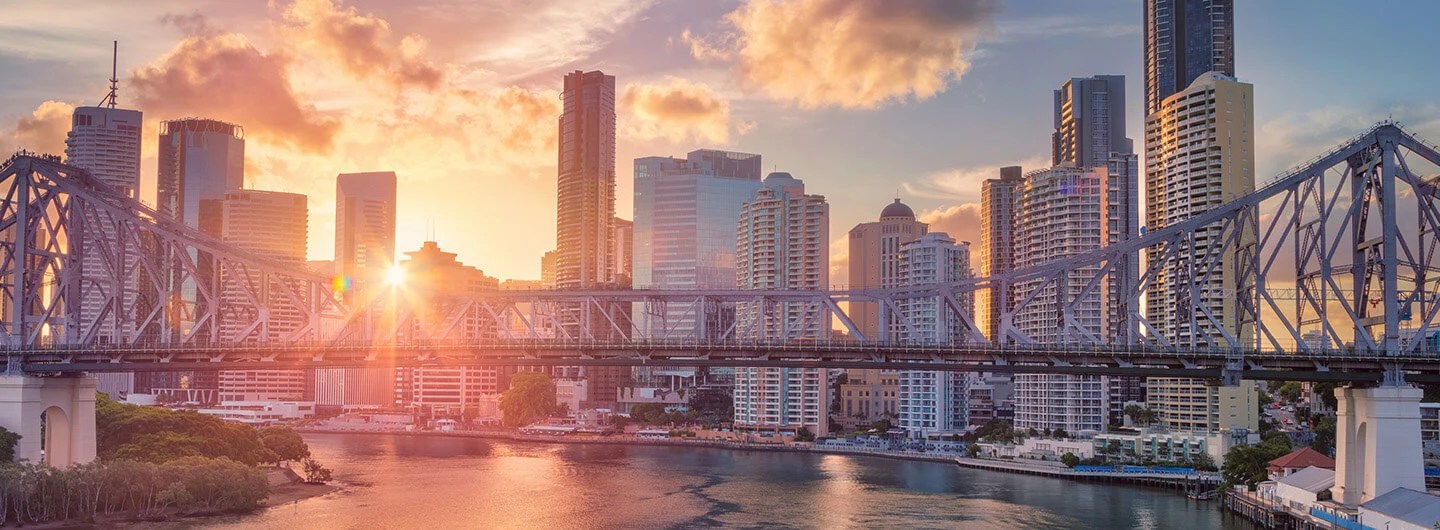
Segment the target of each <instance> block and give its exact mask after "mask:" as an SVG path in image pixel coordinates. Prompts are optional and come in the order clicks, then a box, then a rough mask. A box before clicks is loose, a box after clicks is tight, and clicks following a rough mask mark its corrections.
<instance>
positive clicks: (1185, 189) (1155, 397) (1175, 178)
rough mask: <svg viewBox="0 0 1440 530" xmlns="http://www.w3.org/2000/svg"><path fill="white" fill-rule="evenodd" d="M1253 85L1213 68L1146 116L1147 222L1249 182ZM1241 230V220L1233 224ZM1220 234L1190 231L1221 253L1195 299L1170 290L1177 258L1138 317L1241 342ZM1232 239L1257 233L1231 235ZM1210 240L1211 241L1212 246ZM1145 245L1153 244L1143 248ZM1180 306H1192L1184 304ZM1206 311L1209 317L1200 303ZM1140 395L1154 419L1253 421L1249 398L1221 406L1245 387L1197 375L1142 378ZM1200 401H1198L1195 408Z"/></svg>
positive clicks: (1189, 340)
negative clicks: (1239, 406)
mask: <svg viewBox="0 0 1440 530" xmlns="http://www.w3.org/2000/svg"><path fill="white" fill-rule="evenodd" d="M1253 109H1254V88H1253V87H1252V86H1251V85H1250V84H1248V83H1241V82H1239V81H1236V80H1235V78H1233V77H1228V76H1225V75H1222V74H1219V73H1215V72H1210V73H1207V74H1205V75H1201V76H1200V77H1198V78H1196V79H1195V81H1194V82H1192V83H1190V86H1189V87H1187V88H1185V89H1184V90H1182V91H1179V92H1176V93H1175V94H1173V95H1171V96H1169V97H1167V98H1165V99H1164V100H1163V101H1162V102H1161V103H1160V106H1159V108H1158V110H1156V111H1155V112H1154V113H1152V114H1151V115H1150V116H1148V117H1147V118H1146V120H1145V169H1146V171H1145V179H1146V181H1145V188H1146V192H1145V201H1146V213H1145V217H1146V226H1147V227H1149V229H1151V230H1157V229H1160V228H1164V227H1165V226H1168V225H1170V224H1172V223H1177V222H1180V221H1183V220H1185V219H1188V218H1189V217H1191V216H1194V215H1197V214H1199V213H1202V212H1205V211H1207V210H1209V209H1211V208H1214V207H1216V206H1219V205H1221V204H1223V203H1225V202H1227V201H1230V200H1232V199H1235V198H1238V197H1240V196H1243V195H1245V194H1247V193H1250V192H1252V191H1254V190H1255V176H1254V175H1255V154H1254V153H1255V128H1254V110H1253ZM1241 229H1242V230H1245V228H1241ZM1227 237H1228V234H1225V233H1222V232H1221V229H1220V227H1218V226H1215V227H1209V228H1205V229H1203V230H1201V231H1199V232H1198V233H1197V234H1196V235H1195V248H1194V252H1195V254H1196V255H1197V256H1204V255H1207V253H1210V252H1212V251H1215V252H1220V255H1219V260H1218V263H1220V266H1219V267H1218V268H1217V269H1215V270H1213V271H1209V272H1208V275H1207V276H1206V277H1205V279H1203V280H1197V281H1200V282H1201V285H1199V286H1198V292H1199V293H1200V295H1199V299H1198V300H1195V301H1193V302H1189V303H1183V302H1182V301H1181V300H1179V299H1177V297H1176V296H1175V295H1174V293H1176V292H1177V286H1182V285H1187V284H1188V283H1189V282H1190V279H1189V278H1188V277H1187V276H1186V274H1187V272H1186V270H1184V269H1183V268H1182V267H1180V266H1179V265H1178V264H1177V265H1176V266H1174V267H1171V268H1169V269H1167V270H1164V271H1162V272H1161V274H1160V276H1159V277H1158V278H1157V279H1156V281H1155V282H1153V283H1152V284H1151V285H1150V287H1149V289H1148V291H1147V292H1146V298H1147V306H1146V317H1147V319H1148V320H1149V321H1150V323H1151V324H1152V325H1154V326H1156V327H1157V328H1158V331H1159V333H1160V334H1162V335H1163V336H1165V337H1167V338H1169V339H1170V340H1171V341H1173V342H1174V343H1175V344H1177V345H1179V346H1181V347H1191V348H1205V347H1208V346H1210V345H1211V344H1223V337H1222V335H1223V334H1222V332H1221V330H1222V329H1223V330H1224V331H1225V332H1228V333H1229V334H1231V335H1232V336H1234V337H1236V338H1239V339H1240V341H1241V342H1242V343H1243V342H1244V341H1246V340H1248V339H1249V337H1251V336H1252V334H1253V332H1254V331H1253V326H1250V325H1246V324H1245V323H1243V322H1241V321H1240V315H1239V306H1238V302H1237V296H1236V294H1237V293H1238V292H1239V289H1240V288H1241V287H1242V286H1240V285H1237V278H1236V271H1235V270H1234V263H1235V259H1234V250H1233V249H1234V248H1235V247H1233V246H1232V247H1230V249H1229V250H1223V251H1220V250H1219V247H1221V246H1222V245H1223V240H1224V239H1226V238H1227ZM1238 237H1239V238H1240V241H1241V243H1244V242H1245V241H1254V240H1255V238H1256V237H1257V234H1255V233H1253V232H1251V231H1249V230H1247V231H1246V232H1244V233H1241V234H1239V236H1238ZM1212 247H1213V249H1212ZM1152 251H1154V249H1152ZM1185 306H1189V307H1193V308H1194V309H1186V307H1185ZM1202 306H1203V307H1204V309H1205V310H1208V312H1209V313H1210V314H1213V315H1214V316H1215V319H1216V320H1217V321H1219V323H1220V326H1218V327H1217V326H1215V325H1213V324H1211V323H1209V321H1208V319H1207V318H1206V317H1205V316H1204V314H1203V312H1202V310H1201V309H1200V307H1202ZM1147 387H1148V388H1147V396H1146V403H1147V406H1149V407H1150V408H1151V409H1153V410H1155V411H1156V412H1158V413H1159V414H1160V424H1161V425H1163V426H1165V427H1167V428H1170V429H1178V430H1194V431H1198V432H1213V431H1214V430H1215V429H1228V428H1230V427H1243V428H1247V429H1249V430H1250V431H1252V432H1254V431H1257V430H1258V428H1259V423H1258V418H1257V417H1256V416H1255V413H1254V410H1255V409H1254V407H1251V408H1249V409H1246V411H1247V412H1248V414H1244V413H1241V414H1230V413H1226V412H1225V410H1226V409H1228V407H1229V406H1230V404H1231V403H1236V402H1247V401H1248V402H1252V403H1253V400H1254V399H1255V397H1254V396H1253V389H1250V387H1249V386H1248V385H1242V386H1241V387H1240V388H1225V387H1216V386H1208V385H1206V384H1205V383H1204V381H1201V380H1198V379H1159V380H1157V379H1153V378H1152V379H1151V380H1150V381H1149V382H1148V383H1147ZM1202 406H1203V408H1204V409H1206V410H1198V409H1200V408H1202Z"/></svg>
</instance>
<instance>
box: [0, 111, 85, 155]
mask: <svg viewBox="0 0 1440 530" xmlns="http://www.w3.org/2000/svg"><path fill="white" fill-rule="evenodd" d="M74 111H75V106H74V105H71V104H69V103H62V102H59V101H46V102H44V103H41V104H40V106H39V107H36V108H35V112H32V113H31V114H30V115H29V116H24V117H21V118H20V119H19V120H18V121H16V122H15V127H14V128H13V129H11V131H10V134H9V136H10V149H7V151H13V150H17V149H28V150H30V151H34V152H37V153H51V154H57V155H58V154H61V153H64V152H65V135H66V133H67V132H69V131H70V114H71V113H72V112H74Z"/></svg>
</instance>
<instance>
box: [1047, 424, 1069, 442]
mask: <svg viewBox="0 0 1440 530" xmlns="http://www.w3.org/2000/svg"><path fill="white" fill-rule="evenodd" d="M1050 436H1054V437H1055V438H1057V439H1060V440H1064V439H1066V438H1069V437H1070V433H1068V432H1065V429H1061V428H1058V427H1057V428H1056V429H1055V430H1054V431H1051V432H1050Z"/></svg>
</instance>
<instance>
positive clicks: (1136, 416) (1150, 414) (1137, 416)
mask: <svg viewBox="0 0 1440 530" xmlns="http://www.w3.org/2000/svg"><path fill="white" fill-rule="evenodd" d="M1125 416H1126V417H1128V418H1130V422H1131V423H1134V424H1136V425H1140V426H1142V427H1143V426H1146V425H1150V424H1151V423H1154V422H1155V420H1157V419H1159V417H1160V414H1159V413H1157V412H1155V411H1153V410H1150V409H1148V408H1145V407H1144V406H1141V405H1133V404H1132V405H1126V406H1125Z"/></svg>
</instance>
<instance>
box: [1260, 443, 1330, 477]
mask: <svg viewBox="0 0 1440 530" xmlns="http://www.w3.org/2000/svg"><path fill="white" fill-rule="evenodd" d="M1311 467H1316V468H1320V469H1329V470H1332V471H1333V470H1334V469H1335V459H1333V458H1330V457H1328V456H1325V455H1324V454H1322V453H1321V452H1319V451H1316V450H1314V449H1311V448H1309V447H1301V448H1299V449H1296V450H1294V451H1291V452H1290V454H1287V455H1284V456H1281V457H1280V458H1276V459H1274V460H1271V461H1270V465H1268V466H1266V467H1265V470H1266V471H1269V472H1270V480H1280V479H1281V478H1284V477H1288V476H1290V475H1291V474H1293V473H1296V472H1298V471H1300V470H1303V469H1308V468H1311Z"/></svg>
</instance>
